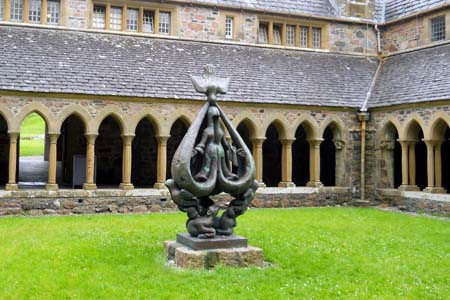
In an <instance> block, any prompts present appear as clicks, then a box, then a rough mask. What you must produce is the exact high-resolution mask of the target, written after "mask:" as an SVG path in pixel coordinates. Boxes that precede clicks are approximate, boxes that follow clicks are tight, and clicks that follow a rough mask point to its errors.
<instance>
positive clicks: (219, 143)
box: [166, 65, 258, 238]
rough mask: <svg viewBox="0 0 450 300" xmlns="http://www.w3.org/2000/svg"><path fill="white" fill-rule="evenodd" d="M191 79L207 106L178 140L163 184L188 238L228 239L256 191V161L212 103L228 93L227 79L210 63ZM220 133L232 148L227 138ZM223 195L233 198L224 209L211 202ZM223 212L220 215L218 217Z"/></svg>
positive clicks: (219, 109)
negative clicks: (182, 217)
mask: <svg viewBox="0 0 450 300" xmlns="http://www.w3.org/2000/svg"><path fill="white" fill-rule="evenodd" d="M191 79H192V82H193V84H194V87H195V88H196V90H197V91H198V92H200V93H204V94H206V95H207V98H208V102H207V103H206V104H205V105H204V106H203V108H202V109H201V110H200V112H199V114H198V115H197V117H196V119H195V120H194V122H193V123H192V125H191V127H190V128H189V129H188V131H187V133H186V135H185V137H184V138H183V140H182V141H181V143H180V145H179V147H178V149H177V151H176V153H175V155H174V158H173V161H172V176H173V178H172V179H169V180H167V181H166V185H167V187H168V188H169V191H170V193H171V195H172V199H173V200H174V202H175V203H176V204H177V205H178V208H179V209H180V210H181V211H184V212H186V213H187V215H188V221H187V224H186V227H187V229H188V232H189V233H190V234H191V235H192V236H194V237H199V238H213V237H214V236H215V235H216V234H219V235H231V234H233V229H234V227H235V226H236V218H237V217H238V216H240V215H242V214H243V213H244V212H245V211H246V210H247V207H248V205H249V204H250V202H251V201H252V199H253V196H254V194H255V191H256V189H257V188H258V183H257V182H256V180H255V162H254V160H253V157H252V155H251V152H250V150H249V149H248V147H247V146H246V144H245V143H244V141H243V140H242V138H241V137H240V136H239V133H238V132H237V131H236V130H235V129H234V128H233V126H232V125H231V122H230V121H229V120H228V118H227V117H226V116H225V114H224V113H223V111H222V110H221V108H220V107H219V106H218V105H217V103H215V100H216V98H217V94H218V93H221V94H225V93H226V92H227V91H228V86H229V80H228V79H226V78H219V77H217V76H216V75H215V70H214V68H213V67H212V66H209V65H207V66H205V73H204V75H203V76H192V77H191ZM221 123H222V124H223V127H224V128H223V127H222V124H221ZM224 129H226V130H227V132H228V133H229V135H230V137H231V140H232V142H233V145H231V144H230V143H229V142H228V141H227V140H226V138H225V132H224ZM231 166H233V167H234V168H235V169H236V172H234V173H233V169H232V167H231ZM223 192H224V193H228V194H230V195H231V196H232V197H233V198H234V199H233V200H232V201H230V202H229V203H228V204H227V205H226V206H225V207H221V206H219V205H217V204H215V202H214V201H213V200H212V199H211V198H210V196H214V195H217V194H220V193H223ZM222 208H223V209H225V211H224V212H223V214H222V215H221V216H218V213H219V210H220V209H222Z"/></svg>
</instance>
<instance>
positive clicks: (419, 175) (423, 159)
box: [415, 129, 428, 190]
mask: <svg viewBox="0 0 450 300" xmlns="http://www.w3.org/2000/svg"><path fill="white" fill-rule="evenodd" d="M422 139H423V131H422V129H420V130H419V134H418V141H417V143H416V145H415V150H416V185H417V186H418V187H419V188H420V190H423V189H424V188H426V187H427V185H428V176H427V173H428V170H427V146H426V144H425V142H424V141H422Z"/></svg>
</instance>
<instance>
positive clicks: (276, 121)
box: [258, 113, 292, 139]
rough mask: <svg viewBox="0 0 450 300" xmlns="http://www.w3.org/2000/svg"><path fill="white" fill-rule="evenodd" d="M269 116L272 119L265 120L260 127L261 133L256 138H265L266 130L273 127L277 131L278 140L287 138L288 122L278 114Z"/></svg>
mask: <svg viewBox="0 0 450 300" xmlns="http://www.w3.org/2000/svg"><path fill="white" fill-rule="evenodd" d="M270 116H271V117H272V118H270V119H267V120H266V121H265V122H264V123H263V125H262V126H261V132H260V134H261V135H259V134H258V136H265V135H266V134H267V130H268V129H269V126H270V125H274V126H275V127H276V129H277V131H278V134H279V137H278V138H279V139H286V138H288V130H287V128H288V126H287V124H288V123H289V122H288V121H287V120H286V118H285V117H284V116H283V115H282V114H280V113H275V114H270ZM291 138H292V137H291Z"/></svg>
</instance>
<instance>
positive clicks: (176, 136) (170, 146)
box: [166, 116, 190, 179]
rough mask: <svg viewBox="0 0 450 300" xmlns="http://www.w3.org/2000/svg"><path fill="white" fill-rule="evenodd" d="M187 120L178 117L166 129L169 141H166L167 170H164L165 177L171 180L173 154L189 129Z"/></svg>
mask: <svg viewBox="0 0 450 300" xmlns="http://www.w3.org/2000/svg"><path fill="white" fill-rule="evenodd" d="M189 124H190V123H189V119H187V118H186V116H180V117H179V118H178V119H176V120H175V121H174V122H173V123H172V125H171V126H170V127H169V128H168V129H169V133H168V136H170V137H169V139H168V140H167V169H166V175H167V176H166V177H167V178H168V179H169V178H172V170H171V164H172V159H173V156H174V155H175V152H176V150H177V148H178V146H179V145H180V143H181V141H182V139H183V137H184V135H185V134H186V132H187V130H188V129H189Z"/></svg>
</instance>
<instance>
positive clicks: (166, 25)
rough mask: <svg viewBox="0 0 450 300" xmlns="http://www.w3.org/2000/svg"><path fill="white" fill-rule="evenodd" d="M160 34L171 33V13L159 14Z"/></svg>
mask: <svg viewBox="0 0 450 300" xmlns="http://www.w3.org/2000/svg"><path fill="white" fill-rule="evenodd" d="M159 33H162V34H169V33H170V12H160V13H159Z"/></svg>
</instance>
